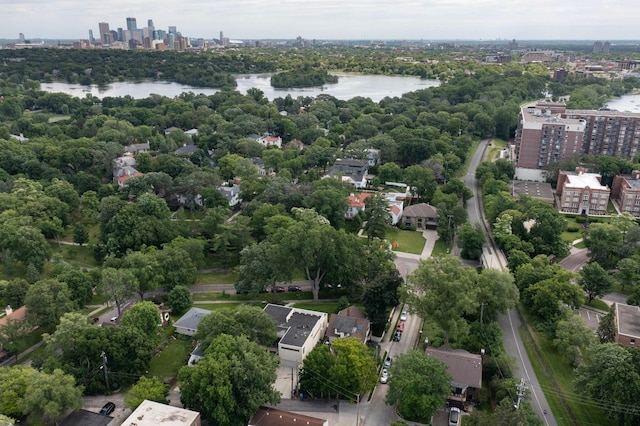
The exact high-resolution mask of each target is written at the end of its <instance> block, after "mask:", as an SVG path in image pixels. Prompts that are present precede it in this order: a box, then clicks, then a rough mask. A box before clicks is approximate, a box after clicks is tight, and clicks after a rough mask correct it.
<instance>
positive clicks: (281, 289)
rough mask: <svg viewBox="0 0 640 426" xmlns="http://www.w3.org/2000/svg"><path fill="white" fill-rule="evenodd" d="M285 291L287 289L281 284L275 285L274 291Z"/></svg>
mask: <svg viewBox="0 0 640 426" xmlns="http://www.w3.org/2000/svg"><path fill="white" fill-rule="evenodd" d="M285 291H287V290H286V289H285V288H284V287H282V286H281V285H277V286H276V293H284V292H285Z"/></svg>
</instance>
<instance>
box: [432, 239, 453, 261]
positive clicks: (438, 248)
mask: <svg viewBox="0 0 640 426" xmlns="http://www.w3.org/2000/svg"><path fill="white" fill-rule="evenodd" d="M450 249H451V246H449V245H448V244H446V243H445V242H444V241H443V240H437V241H436V244H435V245H434V246H433V251H432V252H431V257H437V256H445V255H447V254H449V250H450Z"/></svg>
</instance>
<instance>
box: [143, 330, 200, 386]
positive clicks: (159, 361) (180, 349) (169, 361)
mask: <svg viewBox="0 0 640 426" xmlns="http://www.w3.org/2000/svg"><path fill="white" fill-rule="evenodd" d="M191 349H192V343H191V342H190V341H188V340H183V339H176V340H174V341H173V342H172V343H170V344H169V346H167V347H166V348H165V349H164V350H163V351H162V352H161V353H160V354H159V355H158V356H156V357H154V358H153V359H152V360H151V366H150V367H149V374H150V375H153V376H160V377H173V376H175V375H176V374H178V370H179V369H180V367H182V366H183V365H185V364H186V361H187V359H186V358H187V355H188V354H189V353H190V352H191Z"/></svg>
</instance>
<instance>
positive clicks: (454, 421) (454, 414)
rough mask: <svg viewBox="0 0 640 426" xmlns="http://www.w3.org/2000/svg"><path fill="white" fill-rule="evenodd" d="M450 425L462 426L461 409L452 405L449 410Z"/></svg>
mask: <svg viewBox="0 0 640 426" xmlns="http://www.w3.org/2000/svg"><path fill="white" fill-rule="evenodd" d="M449 426H460V409H459V408H456V407H451V409H450V410H449Z"/></svg>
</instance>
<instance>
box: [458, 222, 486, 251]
mask: <svg viewBox="0 0 640 426" xmlns="http://www.w3.org/2000/svg"><path fill="white" fill-rule="evenodd" d="M484 241H485V237H484V232H483V231H482V228H481V227H480V225H476V226H471V224H470V223H469V222H465V223H464V225H462V228H460V231H459V233H458V244H459V245H460V248H461V249H462V250H461V252H460V256H461V257H462V258H463V259H474V260H477V259H479V258H480V256H481V255H482V246H483V244H484Z"/></svg>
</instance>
